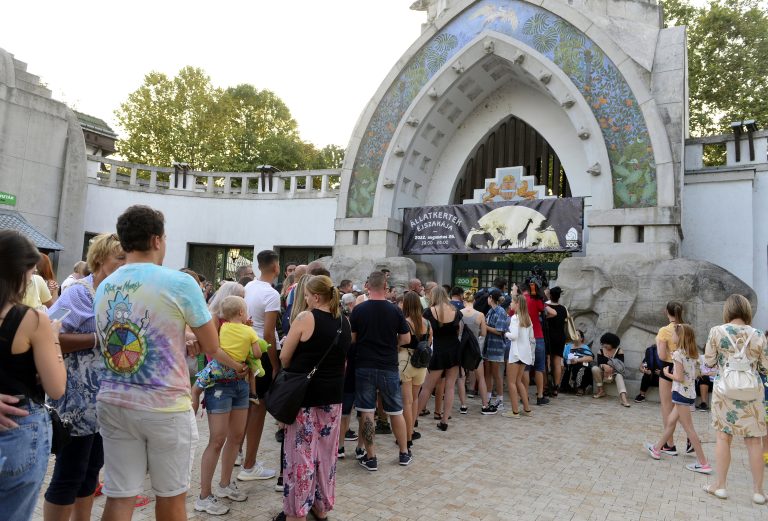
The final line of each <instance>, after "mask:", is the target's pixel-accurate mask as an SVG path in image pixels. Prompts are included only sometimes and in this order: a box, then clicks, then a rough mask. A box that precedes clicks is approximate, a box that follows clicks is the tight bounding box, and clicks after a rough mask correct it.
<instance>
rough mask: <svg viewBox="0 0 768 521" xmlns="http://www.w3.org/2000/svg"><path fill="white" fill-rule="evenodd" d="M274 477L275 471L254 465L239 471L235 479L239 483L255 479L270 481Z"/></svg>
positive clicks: (257, 464) (258, 464) (259, 464)
mask: <svg viewBox="0 0 768 521" xmlns="http://www.w3.org/2000/svg"><path fill="white" fill-rule="evenodd" d="M274 477H275V471H274V470H272V469H265V468H264V467H262V466H261V463H256V465H254V466H253V467H251V468H249V469H246V468H243V470H241V471H240V473H239V474H238V475H237V479H239V480H240V481H253V480H255V479H271V478H274Z"/></svg>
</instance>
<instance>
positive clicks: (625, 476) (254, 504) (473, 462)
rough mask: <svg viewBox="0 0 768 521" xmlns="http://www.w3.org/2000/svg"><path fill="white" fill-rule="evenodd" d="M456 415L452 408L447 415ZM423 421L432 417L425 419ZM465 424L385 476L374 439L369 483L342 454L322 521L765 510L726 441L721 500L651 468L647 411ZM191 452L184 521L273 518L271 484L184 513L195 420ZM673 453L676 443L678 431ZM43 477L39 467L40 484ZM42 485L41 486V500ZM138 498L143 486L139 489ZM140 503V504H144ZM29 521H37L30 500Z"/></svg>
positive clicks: (631, 518)
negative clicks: (374, 465)
mask: <svg viewBox="0 0 768 521" xmlns="http://www.w3.org/2000/svg"><path fill="white" fill-rule="evenodd" d="M457 405H458V404H457ZM429 408H430V409H432V407H431V406H430V407H429ZM469 410H470V413H469V414H468V415H460V414H458V410H456V411H455V412H454V413H453V420H452V421H451V423H450V427H449V429H448V431H447V432H441V431H438V430H437V429H436V427H435V424H436V422H435V421H434V420H432V419H431V415H430V416H429V417H425V418H420V428H419V429H418V430H420V431H421V432H422V434H423V437H422V438H421V439H420V440H417V441H416V442H415V444H414V461H413V463H412V464H411V465H410V466H408V467H400V466H399V465H398V464H397V447H396V446H395V444H394V441H393V440H394V437H393V436H392V435H380V436H377V437H376V439H377V441H378V443H377V445H378V450H377V452H378V457H379V470H378V472H368V471H366V470H364V469H362V468H361V467H359V466H358V465H357V462H356V461H355V459H354V457H351V456H350V455H349V453H352V454H354V447H355V442H346V447H347V452H348V456H347V459H345V460H340V461H339V464H338V478H337V489H336V507H335V508H334V510H333V512H332V515H331V517H332V519H334V520H339V521H341V520H355V521H357V520H360V521H362V520H365V521H379V520H381V521H385V520H386V521H432V520H440V521H453V520H468V521H490V520H515V521H651V520H670V521H696V520H707V521H742V520H743V521H753V520H754V521H757V520H767V521H768V507H766V506H762V507H759V506H756V505H753V504H752V502H751V477H750V474H749V467H748V462H747V453H746V449H745V447H744V444H743V442H742V441H740V440H738V439H737V440H734V443H733V452H732V461H731V470H730V473H729V484H728V492H729V495H730V497H729V499H728V500H725V501H722V500H718V499H716V498H714V497H712V496H707V495H706V494H705V493H704V492H703V491H702V490H701V487H702V486H703V485H704V484H706V483H708V482H709V481H710V479H712V478H709V477H708V476H703V475H700V474H694V473H692V472H689V471H687V470H686V469H685V468H684V466H685V464H686V463H691V462H693V461H694V458H693V456H683V455H680V456H676V457H668V456H664V457H663V459H662V460H661V461H654V460H652V459H651V458H650V457H648V455H647V454H646V452H645V450H644V449H643V445H642V444H643V442H644V441H655V440H656V438H658V437H659V436H660V435H661V419H660V413H659V405H658V404H657V403H643V404H634V403H633V404H632V407H631V408H630V409H625V408H623V407H621V406H620V405H619V404H618V401H617V400H615V399H603V400H593V399H592V398H591V397H589V396H584V397H575V396H564V395H561V396H560V397H558V398H556V399H553V400H552V403H551V404H550V405H547V406H544V407H535V406H534V416H533V417H532V418H520V419H508V418H503V417H502V416H501V415H500V414H498V415H496V416H481V415H480V400H479V399H470V400H469ZM709 417H710V416H709V413H704V412H698V411H697V412H695V413H694V421H695V425H696V429H697V432H698V433H699V436H700V437H701V438H702V441H703V443H704V451H705V452H706V454H707V456H708V457H710V458H712V457H713V454H714V439H715V436H714V431H713V430H712V429H711V427H710V426H709ZM198 426H199V428H200V446H199V448H198V455H197V465H196V468H195V470H194V476H193V487H192V491H191V494H190V498H189V499H188V500H187V508H188V518H189V519H191V520H211V519H223V520H229V521H245V520H248V521H259V520H269V519H271V517H272V516H273V515H274V514H275V513H277V512H278V511H279V510H280V509H281V506H282V501H281V495H280V494H279V493H277V492H275V491H274V484H275V480H274V479H271V480H265V481H251V482H240V487H241V489H243V490H244V491H245V492H246V493H248V494H249V499H248V501H246V502H243V503H236V502H231V501H229V500H227V499H225V500H222V501H226V502H228V503H229V504H230V507H231V510H230V513H229V514H227V515H225V516H211V515H208V514H200V513H197V512H194V510H193V503H194V495H195V494H197V493H199V481H198V480H199V475H200V466H199V459H200V455H201V454H202V449H203V448H204V447H205V443H207V439H208V428H207V422H206V421H205V419H204V418H203V419H199V420H198ZM274 431H275V429H274V424H273V423H272V422H269V421H268V422H267V427H266V428H265V432H264V436H263V439H262V444H261V450H260V454H259V460H263V461H264V462H265V463H266V464H267V465H268V466H272V467H276V466H277V462H278V458H279V449H280V446H279V445H278V444H277V443H276V442H275V440H274ZM675 440H676V442H677V446H678V447H681V448H682V447H685V434H684V431H683V430H682V428H678V431H677V432H676V434H675ZM710 461H711V463H712V464H713V465H717V462H715V461H713V460H710ZM52 468H53V465H52V463H51V465H50V466H49V475H48V476H47V477H46V483H47V481H48V479H49V478H50V472H51V470H52ZM45 487H46V485H44V486H43V491H44V490H45ZM146 488H147V490H149V482H148V481H147V484H146ZM149 495H150V496H151V493H149ZM103 505H104V498H103V497H102V498H97V500H96V505H95V507H94V516H93V519H95V520H96V519H99V518H100V516H101V512H102V509H103ZM133 519H134V520H135V521H148V520H151V519H154V501H153V502H151V503H150V504H149V505H148V506H146V507H143V508H140V509H137V510H136V512H135V514H134V516H133ZM33 520H34V521H42V493H41V496H40V502H39V504H38V507H37V509H36V513H35V516H34V517H33Z"/></svg>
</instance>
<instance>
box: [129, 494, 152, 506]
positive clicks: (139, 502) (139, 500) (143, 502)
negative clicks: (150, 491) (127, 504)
mask: <svg viewBox="0 0 768 521" xmlns="http://www.w3.org/2000/svg"><path fill="white" fill-rule="evenodd" d="M150 501H152V500H151V499H149V498H148V497H147V496H136V503H135V504H134V505H133V506H134V507H136V508H140V507H145V506H147V505H149V502H150Z"/></svg>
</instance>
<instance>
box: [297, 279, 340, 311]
mask: <svg viewBox="0 0 768 521" xmlns="http://www.w3.org/2000/svg"><path fill="white" fill-rule="evenodd" d="M305 276H306V277H307V279H306V283H305V284H306V288H307V291H309V292H310V293H312V294H314V295H320V296H322V297H323V298H324V299H327V300H328V309H329V310H330V312H331V314H332V315H333V316H334V317H335V318H339V317H340V316H341V306H340V302H341V297H340V296H339V288H337V287H336V286H334V285H333V282H332V281H331V278H330V277H328V276H326V275H313V276H310V275H305ZM301 280H302V281H304V280H305V279H304V277H302V278H301Z"/></svg>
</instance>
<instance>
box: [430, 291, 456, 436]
mask: <svg viewBox="0 0 768 521" xmlns="http://www.w3.org/2000/svg"><path fill="white" fill-rule="evenodd" d="M429 297H430V302H432V306H430V307H429V308H427V309H426V310H425V311H424V318H426V319H427V320H428V321H429V323H430V325H431V326H432V339H433V340H432V359H431V360H430V361H429V374H428V375H427V379H426V380H425V382H424V385H423V386H422V389H421V394H420V396H419V410H420V411H421V410H424V407H425V406H426V405H427V401H428V400H429V397H430V396H431V395H432V391H433V390H434V388H435V386H436V385H437V384H438V382H440V378H441V377H442V375H443V374H445V397H444V398H443V400H444V401H443V403H444V405H443V407H444V410H443V414H442V417H441V420H440V423H438V424H437V428H438V429H440V430H441V431H446V430H448V422H447V420H448V419H450V417H451V409H452V408H453V398H454V395H455V387H456V379H457V378H458V377H459V360H460V344H459V324H461V316H462V315H461V313H459V312H458V311H456V308H455V307H454V306H453V305H452V304H451V302H450V300H449V299H448V293H447V292H446V291H445V289H444V288H443V287H441V286H435V287H434V288H432V291H431V292H430V295H429ZM435 412H438V411H435Z"/></svg>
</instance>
